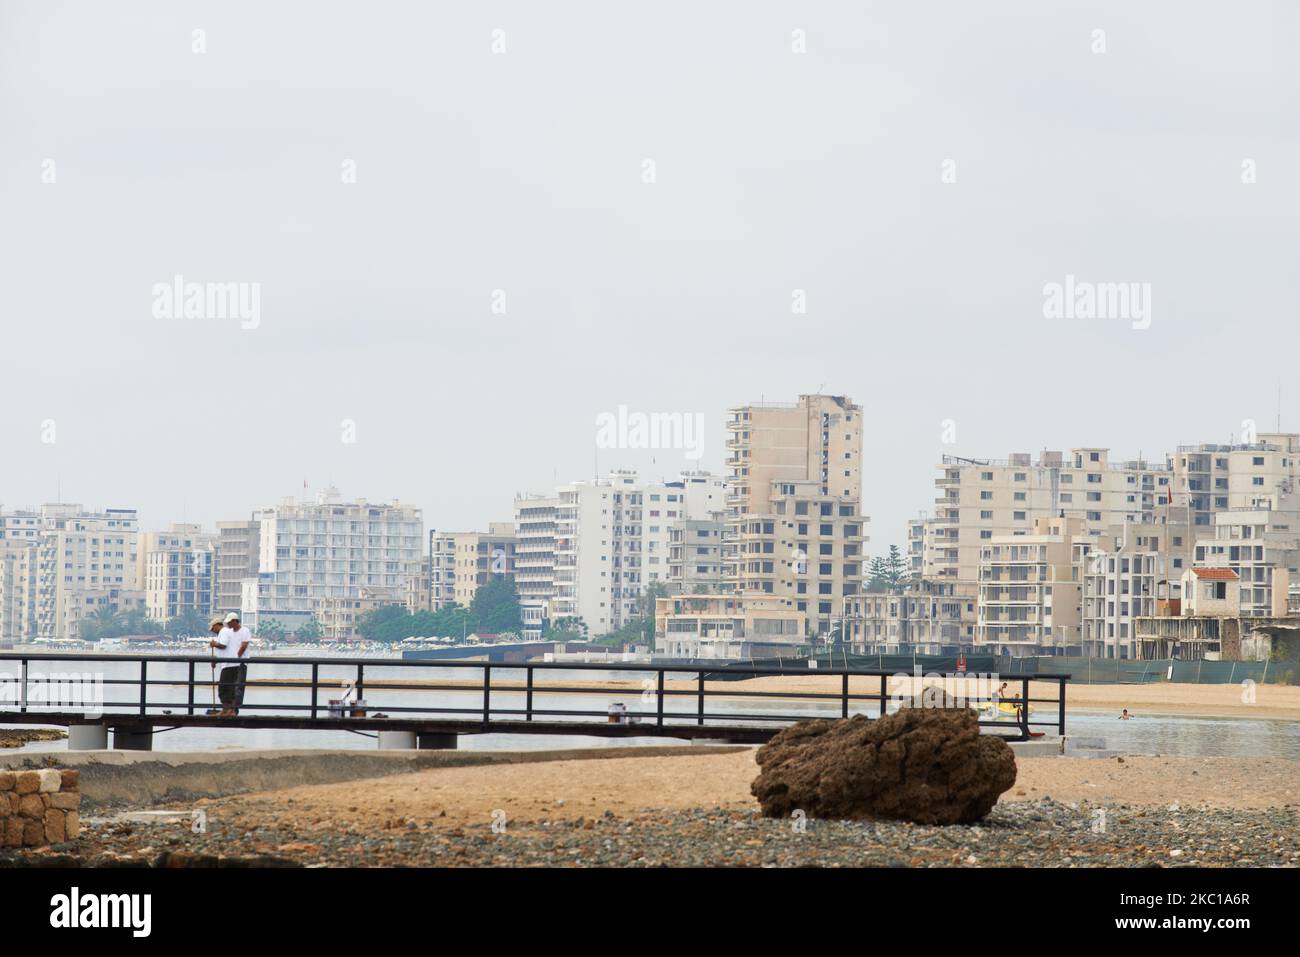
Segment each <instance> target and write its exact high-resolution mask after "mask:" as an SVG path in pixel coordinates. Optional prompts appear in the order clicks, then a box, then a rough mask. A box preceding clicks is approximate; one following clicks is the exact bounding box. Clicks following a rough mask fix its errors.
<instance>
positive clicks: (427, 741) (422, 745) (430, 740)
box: [415, 731, 456, 751]
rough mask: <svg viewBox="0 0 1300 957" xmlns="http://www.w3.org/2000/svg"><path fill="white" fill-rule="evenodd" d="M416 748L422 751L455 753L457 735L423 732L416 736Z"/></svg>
mask: <svg viewBox="0 0 1300 957" xmlns="http://www.w3.org/2000/svg"><path fill="white" fill-rule="evenodd" d="M415 737H416V742H417V744H416V746H417V747H418V748H419V749H420V750H421V751H438V750H446V751H455V750H456V735H454V734H446V733H444V732H441V731H421V732H420V733H419V734H417V735H416V736H415Z"/></svg>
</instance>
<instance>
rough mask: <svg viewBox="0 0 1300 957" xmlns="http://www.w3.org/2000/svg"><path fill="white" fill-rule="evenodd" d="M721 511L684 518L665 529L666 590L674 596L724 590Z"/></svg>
mask: <svg viewBox="0 0 1300 957" xmlns="http://www.w3.org/2000/svg"><path fill="white" fill-rule="evenodd" d="M726 530H727V523H726V521H725V518H724V513H723V512H714V513H713V514H712V516H711V517H710V518H683V519H679V520H678V521H677V522H675V523H673V525H672V527H671V528H670V529H669V530H668V591H669V592H670V593H671V594H673V595H701V594H718V593H720V592H722V591H723V583H724V581H725V579H724V578H723V573H722V536H723V534H724V533H725V532H726Z"/></svg>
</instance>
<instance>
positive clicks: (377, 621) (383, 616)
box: [357, 605, 410, 641]
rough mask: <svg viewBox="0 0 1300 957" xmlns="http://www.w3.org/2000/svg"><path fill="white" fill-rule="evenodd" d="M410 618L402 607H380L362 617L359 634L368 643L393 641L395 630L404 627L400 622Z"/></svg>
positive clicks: (358, 624)
mask: <svg viewBox="0 0 1300 957" xmlns="http://www.w3.org/2000/svg"><path fill="white" fill-rule="evenodd" d="M409 617H410V616H409V615H407V613H406V609H405V608H403V607H402V606H401V605H380V606H379V607H378V608H372V609H370V611H368V612H366V613H365V614H364V615H362V616H361V620H360V621H358V622H357V633H358V634H360V635H361V637H362V638H365V639H366V640H367V641H393V640H394V639H393V638H392V637H391V635H392V634H393V632H394V630H400V629H401V627H402V626H401V625H399V624H398V622H399V621H401V620H403V619H406V618H409ZM403 637H405V636H403Z"/></svg>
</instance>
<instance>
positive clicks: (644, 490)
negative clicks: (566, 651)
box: [515, 470, 725, 639]
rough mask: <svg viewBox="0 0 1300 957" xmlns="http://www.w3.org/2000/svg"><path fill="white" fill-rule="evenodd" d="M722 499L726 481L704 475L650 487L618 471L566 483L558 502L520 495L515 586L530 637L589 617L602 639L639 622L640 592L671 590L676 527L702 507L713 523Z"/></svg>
mask: <svg viewBox="0 0 1300 957" xmlns="http://www.w3.org/2000/svg"><path fill="white" fill-rule="evenodd" d="M724 495H725V487H724V484H723V482H722V479H721V478H719V477H716V476H712V475H709V474H708V473H705V472H684V473H682V476H681V478H680V479H679V480H677V481H672V482H647V481H643V480H642V479H641V478H640V476H639V475H638V474H637V473H636V472H635V471H630V470H616V471H614V472H611V473H609V475H607V476H604V477H601V478H597V479H594V480H592V481H589V482H572V483H570V484H568V485H564V486H561V487H560V488H558V489H557V490H556V494H555V496H554V497H551V498H528V497H521V498H517V499H516V500H515V537H516V551H515V585H516V588H517V589H518V590H519V594H520V602H521V604H522V606H523V614H524V635H525V637H526V638H530V639H532V638H537V637H540V634H541V628H542V620H543V618H547V619H549V620H551V621H558V620H560V619H573V618H581V619H582V620H583V622H584V623H585V624H586V625H587V629H588V632H589V633H590V634H591V635H592V636H593V637H595V636H600V635H604V634H607V633H609V632H611V631H616V630H618V629H619V628H621V627H622V626H623V625H625V624H627V623H628V622H630V621H633V620H634V619H636V618H637V617H639V611H640V609H639V607H638V606H639V600H640V598H641V596H642V594H643V593H644V592H645V591H646V590H647V589H648V588H650V587H651V586H654V585H662V586H664V587H665V588H667V587H669V586H670V584H671V576H670V556H671V544H672V530H673V527H674V525H675V524H676V523H677V522H679V521H681V520H682V519H684V518H688V517H691V516H693V515H694V514H696V510H699V511H698V514H700V515H701V516H707V514H708V511H709V510H710V509H717V508H719V507H720V505H721V502H722V500H723V497H724Z"/></svg>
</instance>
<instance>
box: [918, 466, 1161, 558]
mask: <svg viewBox="0 0 1300 957" xmlns="http://www.w3.org/2000/svg"><path fill="white" fill-rule="evenodd" d="M939 469H940V472H941V474H940V476H939V478H938V479H936V480H935V485H936V487H937V488H938V490H939V493H940V494H939V497H938V498H936V499H935V515H934V522H933V537H932V544H931V545H930V553H929V554H928V555H927V557H926V559H925V564H926V565H927V566H930V567H932V569H933V574H934V575H935V577H939V578H950V579H956V580H958V581H975V580H976V578H977V577H978V569H979V564H980V560H981V555H982V554H983V549H984V547H985V546H986V545H987V544H988V543H989V542H991V541H993V540H994V539H996V538H1000V537H1005V536H1008V535H1025V534H1029V533H1030V532H1031V531H1032V529H1033V528H1034V524H1035V522H1037V521H1038V520H1039V519H1041V518H1053V517H1058V516H1060V515H1062V514H1064V515H1065V516H1067V517H1072V518H1077V519H1079V522H1080V525H1081V527H1082V528H1088V529H1094V530H1102V529H1105V528H1107V527H1109V526H1111V525H1122V524H1124V523H1125V522H1151V521H1154V520H1155V515H1156V512H1157V509H1158V508H1159V507H1160V503H1161V501H1162V500H1163V499H1164V498H1167V497H1168V489H1169V484H1170V480H1171V477H1172V472H1171V470H1170V469H1169V467H1168V466H1165V465H1153V464H1150V463H1147V462H1145V461H1133V462H1122V463H1118V464H1113V463H1111V462H1110V461H1109V456H1108V451H1107V450H1106V449H1103V448H1077V449H1071V450H1070V452H1069V453H1068V454H1067V455H1062V454H1061V453H1060V452H1042V453H1040V455H1039V457H1038V459H1037V460H1036V461H1035V460H1032V459H1031V457H1030V456H1029V455H1028V454H1024V453H1018V454H1013V455H1012V456H1011V457H1010V458H1007V459H1001V460H994V459H966V458H959V457H957V456H951V455H945V456H944V457H943V461H942V463H941V464H940V466H939Z"/></svg>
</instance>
